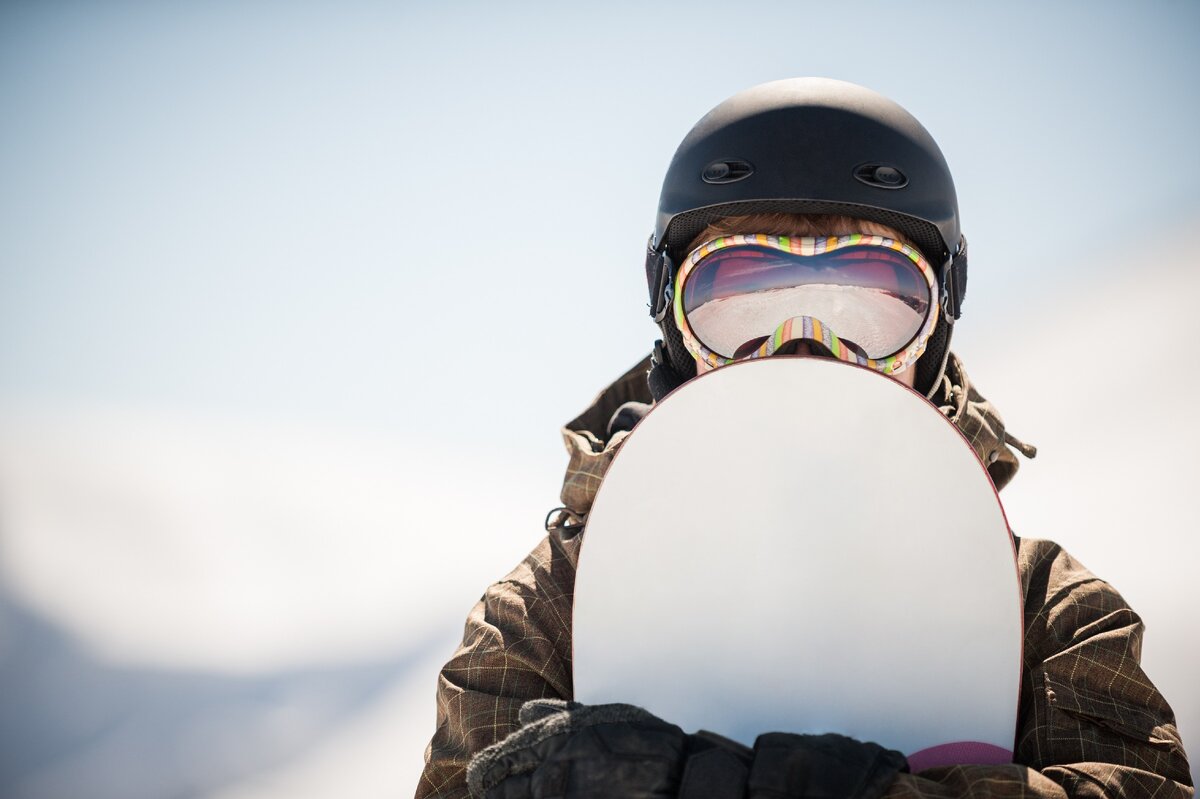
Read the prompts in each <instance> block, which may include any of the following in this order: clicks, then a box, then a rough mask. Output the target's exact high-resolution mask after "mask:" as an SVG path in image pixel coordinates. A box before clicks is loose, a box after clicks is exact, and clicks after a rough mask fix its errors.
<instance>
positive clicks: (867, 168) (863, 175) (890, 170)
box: [854, 164, 908, 189]
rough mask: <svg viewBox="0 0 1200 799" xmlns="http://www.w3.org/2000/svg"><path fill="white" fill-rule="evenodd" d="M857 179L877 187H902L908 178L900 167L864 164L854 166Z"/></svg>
mask: <svg viewBox="0 0 1200 799" xmlns="http://www.w3.org/2000/svg"><path fill="white" fill-rule="evenodd" d="M854 177H855V179H856V180H858V181H860V182H862V183H866V184H867V185H868V186H874V187H875V188H877V189H902V188H904V187H905V186H907V185H908V178H907V177H906V176H905V174H904V173H903V172H901V171H900V170H899V169H896V167H894V166H888V165H887V164H863V165H862V166H858V167H855V168H854Z"/></svg>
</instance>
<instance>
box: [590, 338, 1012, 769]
mask: <svg viewBox="0 0 1200 799" xmlns="http://www.w3.org/2000/svg"><path fill="white" fill-rule="evenodd" d="M583 536H584V538H583V542H582V545H581V550H580V557H579V564H578V572H577V575H576V581H575V595H574V617H573V647H574V652H573V670H574V692H575V699H576V700H577V701H580V702H584V703H588V704H599V703H605V702H628V703H632V704H635V705H640V706H642V707H644V708H646V709H647V710H649V711H650V712H652V713H654V714H656V715H658V716H660V717H661V718H663V719H665V720H667V721H669V722H672V723H675V724H678V725H679V726H681V727H682V728H683V729H684V730H685V731H689V732H690V731H694V730H698V729H706V730H711V731H714V732H717V733H720V734H723V735H726V736H729V737H731V738H734V739H736V740H739V741H741V742H743V743H746V744H753V742H754V739H755V737H757V735H758V734H760V733H764V732H796V733H812V734H820V733H826V732H836V733H841V734H844V735H849V736H852V737H854V738H857V739H860V740H864V741H874V742H876V743H879V744H881V745H883V746H886V747H889V748H893V749H898V750H900V751H901V752H903V753H904V754H905V755H906V756H907V757H908V758H909V763H910V767H911V769H912V770H913V771H914V772H915V771H919V770H921V769H923V768H929V767H931V766H940V765H953V764H968V763H989V764H990V763H1006V762H1010V761H1011V760H1012V748H1013V739H1014V735H1015V729H1016V717H1017V704H1018V694H1019V689H1020V673H1021V644H1022V601H1021V589H1020V579H1019V575H1018V572H1017V564H1016V558H1015V545H1014V541H1013V537H1012V534H1011V532H1010V530H1009V527H1008V523H1007V521H1006V519H1005V516H1004V511H1003V508H1002V507H1001V504H1000V500H999V497H998V496H997V494H996V491H995V488H994V486H993V485H992V482H991V479H990V478H989V477H988V474H987V470H986V468H985V467H984V465H983V463H982V462H981V461H980V460H979V458H978V457H977V456H976V454H975V452H974V451H973V449H972V448H971V445H970V444H969V443H968V442H967V440H966V439H965V438H964V437H963V435H962V434H961V433H960V432H959V430H958V429H957V428H956V427H954V425H953V424H952V423H951V422H950V421H949V420H948V419H947V418H946V417H945V416H944V415H943V414H942V413H941V412H940V411H939V410H938V409H937V408H936V407H935V406H934V405H933V404H931V403H930V402H928V401H927V400H926V399H925V398H924V397H922V396H921V395H919V394H917V393H916V392H915V391H913V390H911V389H909V388H908V387H906V386H903V385H902V384H900V383H898V382H897V381H895V380H893V379H891V378H889V377H887V376H884V375H881V374H879V373H877V372H873V371H870V370H868V369H865V368H862V367H858V366H854V365H851V364H847V363H844V362H840V361H834V360H831V359H825V358H813V357H781V358H768V359H762V360H755V361H749V362H743V363H737V364H732V365H729V366H725V367H722V368H720V369H717V370H714V371H712V372H709V373H707V374H704V375H702V376H700V377H698V378H696V379H694V380H691V381H689V382H687V383H685V384H684V385H683V386H681V387H680V388H679V389H677V390H676V391H674V392H672V393H671V394H670V395H669V396H668V397H666V398H665V399H664V400H663V401H661V402H659V403H658V404H657V405H656V406H655V407H654V409H653V410H651V411H650V412H649V413H648V414H647V415H646V416H645V417H644V418H643V419H642V420H641V421H640V422H639V423H638V425H637V426H636V427H635V428H634V430H633V431H632V432H631V433H630V434H629V436H628V437H627V439H626V440H625V442H624V443H623V444H622V446H621V449H620V451H619V452H618V453H617V454H616V456H615V458H614V460H613V462H612V464H611V466H610V468H609V470H608V472H607V474H606V475H605V477H604V480H603V482H602V484H601V486H600V488H599V491H598V493H597V496H596V500H595V503H594V504H593V507H592V509H591V511H590V513H589V515H588V517H587V522H586V528H585V531H584V533H583Z"/></svg>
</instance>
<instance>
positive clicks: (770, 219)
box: [687, 213, 917, 252]
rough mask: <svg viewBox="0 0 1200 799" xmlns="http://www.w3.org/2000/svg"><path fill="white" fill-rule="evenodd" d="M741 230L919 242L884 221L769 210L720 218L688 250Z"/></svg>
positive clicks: (742, 231)
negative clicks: (858, 236)
mask: <svg viewBox="0 0 1200 799" xmlns="http://www.w3.org/2000/svg"><path fill="white" fill-rule="evenodd" d="M737 233H765V234H767V235H768V236H841V235H845V234H847V233H868V234H870V235H872V236H888V237H890V238H893V239H895V240H896V241H900V242H903V243H904V244H907V245H909V246H910V247H913V248H914V249H917V245H915V244H913V243H912V241H910V240H909V238H908V237H907V236H905V235H904V234H903V233H901V232H900V231H898V230H896V229H895V228H890V227H888V226H887V225H885V224H883V223H881V222H872V221H870V220H867V219H855V218H854V217H852V216H844V215H840V214H786V213H765V214H747V215H745V216H727V217H724V218H723V219H718V220H717V221H716V222H713V223H712V224H710V225H709V226H708V227H706V228H704V230H703V231H701V232H700V235H698V236H696V238H694V239H692V241H691V243H690V244H688V247H687V251H688V252H691V251H692V250H694V249H696V248H697V247H699V246H700V245H701V244H703V243H704V242H706V241H711V240H712V239H715V238H718V237H720V236H732V235H734V234H737Z"/></svg>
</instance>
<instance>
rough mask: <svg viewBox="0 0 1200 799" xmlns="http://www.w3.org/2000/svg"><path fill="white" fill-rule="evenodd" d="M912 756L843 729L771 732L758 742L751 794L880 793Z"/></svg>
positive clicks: (842, 796) (778, 798)
mask: <svg viewBox="0 0 1200 799" xmlns="http://www.w3.org/2000/svg"><path fill="white" fill-rule="evenodd" d="M901 771H908V761H907V760H906V759H905V757H904V755H902V754H900V753H899V752H897V751H895V750H894V749H884V748H883V747H882V746H880V745H879V744H874V743H863V742H862V741H856V740H855V739H853V738H847V737H846V736H844V735H836V734H833V733H828V734H826V735H793V734H791V733H786V732H772V733H767V734H766V735H760V736H758V740H757V741H755V742H754V765H753V766H752V767H751V769H750V781H749V785H748V788H749V792H748V799H782V797H808V798H809V799H818V797H820V799H826V797H828V799H833V798H834V797H837V798H838V799H879V797H881V796H883V794H884V793H885V792H886V791H887V789H888V786H889V785H891V784H892V780H894V779H895V778H896V774H898V773H899V772H901Z"/></svg>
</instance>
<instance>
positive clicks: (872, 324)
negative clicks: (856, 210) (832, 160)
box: [682, 245, 931, 358]
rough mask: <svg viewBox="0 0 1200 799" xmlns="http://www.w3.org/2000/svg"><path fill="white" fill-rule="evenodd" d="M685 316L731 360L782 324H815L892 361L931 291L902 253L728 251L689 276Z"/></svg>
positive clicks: (866, 249) (867, 249)
mask: <svg viewBox="0 0 1200 799" xmlns="http://www.w3.org/2000/svg"><path fill="white" fill-rule="evenodd" d="M682 288H683V312H684V314H685V316H686V317H687V321H688V325H689V326H691V328H692V332H693V333H694V334H695V336H696V338H697V339H699V340H700V341H701V342H702V343H703V344H704V345H705V346H707V347H708V348H709V349H710V350H712V351H714V352H716V353H719V354H720V355H722V356H723V357H726V358H732V357H736V353H738V352H739V351H740V350H744V349H745V347H743V345H746V344H747V342H749V341H751V340H753V339H758V340H759V341H761V340H762V337H763V336H766V335H768V334H770V332H771V331H773V330H774V329H775V328H776V327H777V326H778V325H779V324H780V323H781V322H783V321H785V320H787V319H791V318H794V317H797V316H812V317H816V318H817V319H820V320H821V321H822V322H823V323H824V324H826V325H828V326H829V327H830V328H832V329H833V330H834V331H836V332H837V335H838V336H839V337H841V338H842V339H843V340H848V341H850V342H852V343H854V344H856V345H858V346H859V347H861V348H862V349H863V350H864V351H865V352H866V354H867V356H868V357H870V358H884V357H887V356H889V355H894V354H895V353H897V352H899V351H900V350H902V349H904V347H905V346H906V345H907V344H908V343H909V342H910V341H912V339H913V337H914V336H915V335H916V334H917V332H918V331H919V330H920V329H921V323H922V322H924V321H925V317H926V316H927V315H928V314H929V309H930V301H931V298H930V290H929V283H928V282H927V281H926V279H925V276H924V275H923V274H922V273H921V269H920V267H919V266H917V264H916V263H914V262H913V261H912V259H910V258H909V257H908V256H906V255H905V254H904V253H901V252H897V251H896V250H892V249H888V248H887V247H880V246H872V245H855V246H850V247H843V248H840V249H837V250H834V251H832V252H828V253H821V254H817V255H796V254H794V253H789V252H783V251H781V250H776V249H773V248H770V247H761V246H754V245H744V246H735V247H726V248H724V249H721V250H717V251H716V252H714V253H712V254H710V255H707V256H705V257H704V259H703V260H701V261H700V262H698V263H697V264H696V265H695V267H693V269H692V271H691V272H690V273H689V274H688V275H687V277H686V280H685V281H684V285H683V287H682Z"/></svg>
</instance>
